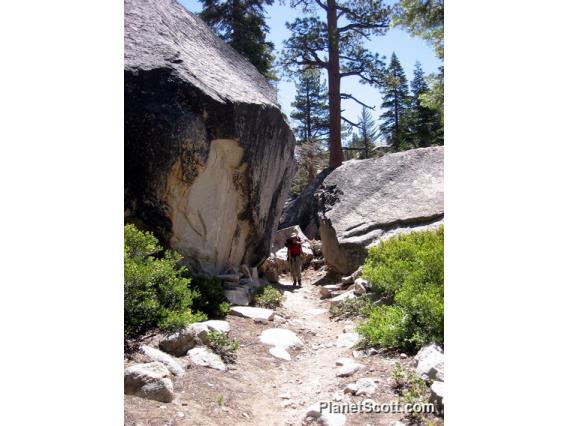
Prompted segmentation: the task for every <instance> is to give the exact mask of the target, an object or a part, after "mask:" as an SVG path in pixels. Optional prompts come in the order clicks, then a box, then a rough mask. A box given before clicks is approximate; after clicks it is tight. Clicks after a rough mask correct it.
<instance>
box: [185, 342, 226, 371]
mask: <svg viewBox="0 0 568 426" xmlns="http://www.w3.org/2000/svg"><path fill="white" fill-rule="evenodd" d="M187 356H188V357H189V359H190V360H191V362H192V363H193V364H195V365H199V366H201V367H207V368H213V369H215V370H221V371H226V370H227V366H226V365H225V364H224V363H223V360H222V359H221V357H220V356H219V355H217V354H216V353H213V352H211V351H210V350H208V349H207V348H204V347H199V348H193V349H190V350H189V351H188V352H187Z"/></svg>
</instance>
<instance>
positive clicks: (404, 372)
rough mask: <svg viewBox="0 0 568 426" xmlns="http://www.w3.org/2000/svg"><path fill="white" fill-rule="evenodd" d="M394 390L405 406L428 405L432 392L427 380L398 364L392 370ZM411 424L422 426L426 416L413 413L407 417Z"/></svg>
mask: <svg viewBox="0 0 568 426" xmlns="http://www.w3.org/2000/svg"><path fill="white" fill-rule="evenodd" d="M391 374H392V378H393V388H394V391H395V392H396V394H397V395H398V396H399V403H400V404H401V405H404V404H411V405H414V404H427V403H428V401H429V396H430V392H429V389H428V384H427V383H426V381H425V380H423V379H422V378H421V377H419V376H418V374H416V372H415V371H413V370H410V369H407V368H404V367H403V366H402V365H401V364H400V362H397V363H396V364H395V366H394V368H393V369H392V373H391ZM406 418H407V420H408V421H409V423H410V424H413V425H420V424H422V423H423V421H424V414H423V413H420V412H417V411H416V412H415V411H411V412H409V413H408V414H407V415H406Z"/></svg>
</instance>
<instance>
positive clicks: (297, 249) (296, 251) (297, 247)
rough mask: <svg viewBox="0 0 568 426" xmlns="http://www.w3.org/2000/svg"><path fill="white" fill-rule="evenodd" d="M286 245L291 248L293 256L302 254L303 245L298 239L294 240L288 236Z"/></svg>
mask: <svg viewBox="0 0 568 426" xmlns="http://www.w3.org/2000/svg"><path fill="white" fill-rule="evenodd" d="M286 247H288V248H289V249H290V255H291V256H299V255H300V254H302V245H301V244H300V243H298V242H297V241H294V240H293V239H292V238H288V239H287V240H286Z"/></svg>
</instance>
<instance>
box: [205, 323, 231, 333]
mask: <svg viewBox="0 0 568 426" xmlns="http://www.w3.org/2000/svg"><path fill="white" fill-rule="evenodd" d="M202 324H204V325H205V326H207V328H208V329H209V330H215V331H218V332H219V333H225V334H226V333H228V332H229V331H231V326H230V325H229V323H228V322H227V321H221V320H209V321H204V322H203V323H202Z"/></svg>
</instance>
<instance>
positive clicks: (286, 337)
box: [260, 328, 304, 349]
mask: <svg viewBox="0 0 568 426" xmlns="http://www.w3.org/2000/svg"><path fill="white" fill-rule="evenodd" d="M260 341H261V342H262V343H264V344H266V345H271V346H278V347H281V348H284V349H287V348H301V347H303V346H304V342H302V340H301V339H300V338H299V337H298V336H297V335H296V333H294V332H293V331H291V330H287V329H285V328H268V329H266V330H264V331H263V332H262V333H261V334H260Z"/></svg>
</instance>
